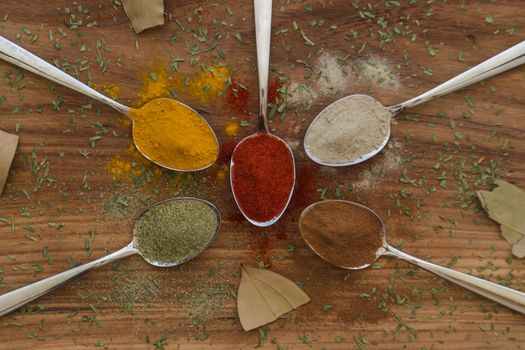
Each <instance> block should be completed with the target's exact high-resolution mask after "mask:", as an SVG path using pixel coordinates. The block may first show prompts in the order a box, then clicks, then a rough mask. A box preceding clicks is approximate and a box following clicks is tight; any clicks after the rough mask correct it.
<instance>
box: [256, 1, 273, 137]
mask: <svg viewBox="0 0 525 350" xmlns="http://www.w3.org/2000/svg"><path fill="white" fill-rule="evenodd" d="M253 7H254V14H255V40H256V44H257V71H258V72H259V125H258V128H257V129H258V130H257V131H266V132H268V120H267V118H268V70H269V67H270V39H271V35H272V0H254V1H253Z"/></svg>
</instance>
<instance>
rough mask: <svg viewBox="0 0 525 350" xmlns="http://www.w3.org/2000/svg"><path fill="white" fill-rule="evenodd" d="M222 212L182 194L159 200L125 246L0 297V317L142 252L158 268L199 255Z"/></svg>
mask: <svg viewBox="0 0 525 350" xmlns="http://www.w3.org/2000/svg"><path fill="white" fill-rule="evenodd" d="M220 221H221V218H220V214H219V211H218V210H217V208H216V207H215V206H214V205H213V204H211V203H210V202H208V201H205V200H202V199H197V198H190V197H180V198H173V199H168V200H165V201H163V202H159V203H157V204H155V205H153V206H152V207H150V208H149V209H147V210H146V211H144V212H143V213H142V214H141V215H140V216H139V217H138V218H137V220H136V222H135V226H134V228H133V240H132V241H131V243H130V244H128V245H127V246H126V247H124V248H122V249H120V250H118V251H116V252H114V253H111V254H109V255H106V256H104V257H102V258H100V259H97V260H95V261H92V262H89V263H87V264H84V265H80V266H77V267H74V268H72V269H70V270H67V271H64V272H62V273H59V274H57V275H54V276H51V277H48V278H46V279H43V280H41V281H38V282H35V283H32V284H30V285H27V286H25V287H22V288H19V289H16V290H13V291H11V292H9V293H6V294H4V295H1V296H0V316H2V315H5V314H7V313H9V312H11V311H13V310H16V309H17V308H19V307H20V306H22V305H25V304H27V303H29V302H30V301H32V300H34V299H36V298H39V297H40V296H42V295H44V294H47V293H49V292H51V291H53V290H55V289H57V288H59V287H61V286H62V285H64V284H66V283H68V282H70V281H72V280H74V279H76V278H78V277H80V276H82V275H84V274H86V273H88V272H90V271H92V270H94V269H96V268H98V267H101V266H104V265H107V264H110V263H113V262H115V261H117V260H120V259H122V258H125V257H128V256H130V255H135V254H139V255H140V256H142V258H143V259H144V260H146V262H148V263H149V264H151V265H153V266H157V267H173V266H178V265H181V264H184V263H185V262H188V261H190V260H192V259H193V258H195V257H197V256H198V255H199V254H200V253H201V252H202V251H203V250H204V249H206V248H207V247H208V246H209V245H210V243H211V242H212V241H213V239H214V238H215V236H216V234H217V232H218V231H219V228H220Z"/></svg>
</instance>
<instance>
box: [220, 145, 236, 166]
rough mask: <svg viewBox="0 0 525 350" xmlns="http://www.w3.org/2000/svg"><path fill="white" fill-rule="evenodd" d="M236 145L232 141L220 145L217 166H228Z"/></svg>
mask: <svg viewBox="0 0 525 350" xmlns="http://www.w3.org/2000/svg"><path fill="white" fill-rule="evenodd" d="M236 145H237V143H236V142H235V141H233V140H229V141H226V142H224V143H223V144H222V147H220V150H219V156H218V157H217V164H219V165H223V164H228V163H229V162H230V159H231V157H232V153H233V150H234V149H235V146H236Z"/></svg>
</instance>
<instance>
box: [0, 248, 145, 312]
mask: <svg viewBox="0 0 525 350" xmlns="http://www.w3.org/2000/svg"><path fill="white" fill-rule="evenodd" d="M136 253H137V251H136V250H135V249H134V248H133V245H132V244H131V243H130V244H129V245H128V246H126V247H124V248H122V249H120V250H118V251H116V252H114V253H111V254H109V255H106V256H104V257H102V258H100V259H97V260H94V261H91V262H89V263H87V264H84V265H80V266H77V267H75V268H72V269H69V270H67V271H64V272H61V273H59V274H57V275H54V276H51V277H48V278H45V279H43V280H41V281H38V282H35V283H31V284H29V285H27V286H25V287H22V288H18V289H15V290H13V291H11V292H9V293H6V294H4V295H0V316H3V315H5V314H7V313H9V312H11V311H13V310H16V309H18V308H19V307H20V306H22V305H25V304H27V303H29V302H30V301H32V300H35V299H36V298H39V297H41V296H42V295H44V294H46V293H49V292H51V291H53V290H55V289H57V288H59V287H61V286H63V285H64V284H66V283H69V282H71V281H72V280H74V279H76V278H78V277H80V276H82V275H84V274H86V273H88V272H90V271H91V270H94V269H96V268H98V267H100V266H104V265H106V264H109V263H112V262H114V261H117V260H119V259H122V258H124V257H126V256H129V255H133V254H136Z"/></svg>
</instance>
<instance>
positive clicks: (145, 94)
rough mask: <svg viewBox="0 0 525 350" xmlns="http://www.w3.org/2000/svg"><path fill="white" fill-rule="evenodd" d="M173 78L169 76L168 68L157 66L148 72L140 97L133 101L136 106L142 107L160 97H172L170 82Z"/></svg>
mask: <svg viewBox="0 0 525 350" xmlns="http://www.w3.org/2000/svg"><path fill="white" fill-rule="evenodd" d="M172 80H173V78H172V77H170V76H168V73H167V72H166V70H165V69H164V68H162V67H159V66H155V67H153V69H152V71H151V72H150V73H149V74H146V75H145V77H144V79H143V82H142V90H141V91H140V93H139V95H138V99H137V100H136V101H135V102H134V103H133V106H134V107H140V106H142V105H143V104H145V103H146V102H149V101H151V100H153V99H155V98H159V97H170V84H171V83H172Z"/></svg>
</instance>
